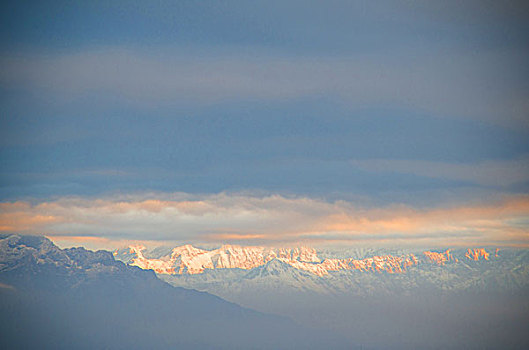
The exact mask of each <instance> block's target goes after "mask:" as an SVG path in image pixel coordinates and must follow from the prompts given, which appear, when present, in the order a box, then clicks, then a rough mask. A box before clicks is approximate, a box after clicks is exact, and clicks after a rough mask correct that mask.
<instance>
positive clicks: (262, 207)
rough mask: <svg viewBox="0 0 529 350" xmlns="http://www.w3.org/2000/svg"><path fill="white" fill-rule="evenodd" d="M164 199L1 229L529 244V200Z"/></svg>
mask: <svg viewBox="0 0 529 350" xmlns="http://www.w3.org/2000/svg"><path fill="white" fill-rule="evenodd" d="M160 197H162V196H159V197H156V196H155V195H152V196H150V198H134V197H128V198H116V199H111V198H101V199H83V198H60V199H58V200H55V201H49V202H41V203H37V204H31V203H29V202H20V201H19V202H5V203H0V231H3V232H19V233H29V234H46V235H49V236H53V237H54V238H55V239H57V240H59V239H60V240H62V241H64V242H66V241H70V242H74V243H75V242H77V243H79V244H82V245H86V244H91V245H99V246H111V245H113V244H114V243H115V242H118V241H123V242H125V241H151V242H161V241H180V242H218V243H221V242H243V243H245V242H246V243H249V244H251V243H257V242H258V243H259V244H262V243H263V242H264V243H270V244H276V243H281V242H296V241H312V242H314V243H329V242H331V243H332V242H354V243H366V244H369V245H377V244H421V245H430V246H440V245H441V246H447V245H448V246H452V245H475V244H477V245H486V244H494V245H519V246H529V196H513V197H509V198H505V199H503V200H501V201H496V202H488V203H484V204H473V205H460V206H453V207H444V208H430V209H419V208H413V207H408V206H403V205H394V206H390V207H384V208H369V209H368V208H361V207H356V206H355V205H353V204H352V203H349V202H344V201H337V202H325V201H321V200H316V199H311V198H287V197H283V196H279V195H272V196H264V197H258V196H251V195H243V194H231V195H228V194H217V195H205V196H195V197H192V196H187V198H186V196H185V195H179V196H174V197H172V198H171V197H170V196H164V197H163V198H160ZM66 244H68V243H66Z"/></svg>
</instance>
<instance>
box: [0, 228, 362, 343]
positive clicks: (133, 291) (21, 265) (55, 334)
mask: <svg viewBox="0 0 529 350" xmlns="http://www.w3.org/2000/svg"><path fill="white" fill-rule="evenodd" d="M0 330H1V337H0V348H2V349H37V348H38V349H175V348H178V349H270V348H273V349H306V348H312V349H315V348H322V347H325V346H328V345H329V344H330V346H331V347H333V348H334V347H336V348H350V347H351V346H352V345H351V342H346V341H345V340H344V339H343V338H341V337H340V336H338V335H336V334H332V333H330V332H325V331H321V330H317V329H310V330H309V329H307V328H304V327H301V326H299V325H297V324H295V323H294V322H292V321H290V320H289V319H286V318H284V317H278V316H273V315H270V314H264V313H260V312H256V311H253V310H249V309H246V308H243V307H240V306H238V305H235V304H233V303H230V302H227V301H225V300H223V299H221V298H219V297H217V296H213V295H211V294H208V293H204V292H198V291H195V290H189V289H184V288H177V287H173V286H170V285H169V284H167V283H165V282H163V281H161V280H160V279H158V278H157V277H156V275H155V274H154V272H152V271H149V270H143V269H140V268H138V267H135V266H128V265H126V264H124V263H123V262H120V261H116V260H115V259H114V257H113V255H112V253H111V252H108V251H97V252H93V251H89V250H86V249H84V248H70V249H60V248H58V247H57V246H55V245H54V244H53V243H52V242H51V241H50V240H49V239H47V238H44V237H41V236H19V235H2V236H0Z"/></svg>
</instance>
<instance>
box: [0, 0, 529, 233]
mask: <svg viewBox="0 0 529 350" xmlns="http://www.w3.org/2000/svg"><path fill="white" fill-rule="evenodd" d="M1 6H2V11H1V13H2V15H1V16H2V20H1V21H0V33H1V34H0V38H1V42H2V46H1V52H0V61H1V67H2V68H1V71H0V72H1V73H0V89H1V90H0V91H1V94H0V98H1V101H2V103H1V104H0V115H1V121H0V122H1V128H0V133H1V134H0V136H1V137H0V162H1V164H2V167H1V171H0V200H1V201H3V202H4V203H5V204H6V205H8V204H13V203H14V202H16V201H24V202H27V203H32V205H39V204H42V203H57V201H59V202H60V203H62V202H61V201H62V200H64V198H72V197H75V198H77V200H79V201H84V200H88V199H89V200H92V201H97V200H98V199H100V200H104V201H120V200H125V199H123V198H129V199H126V200H128V201H130V200H132V199H130V198H135V199H134V200H138V201H144V200H149V199H153V200H162V199H163V200H167V198H168V196H169V197H170V198H171V200H172V201H178V200H181V199H182V198H183V197H185V198H186V200H191V201H193V200H196V201H198V200H199V199H197V198H200V200H205V201H206V202H208V201H213V202H215V201H216V200H217V199H218V197H216V196H218V195H219V194H220V195H221V196H223V194H227V195H228V196H232V197H233V198H238V199H239V200H240V199H241V197H240V196H241V194H243V197H244V198H245V200H247V203H254V202H253V200H254V199H255V198H263V197H267V196H280V197H281V198H284V199H288V200H290V199H292V200H293V201H294V202H292V203H291V205H292V207H296V206H297V205H299V203H298V202H296V201H298V200H300V199H307V200H315V201H317V202H318V203H319V204H318V206H319V205H320V204H321V205H326V204H329V205H331V204H332V205H334V204H336V203H337V202H340V203H341V201H343V202H344V203H347V205H346V206H349V205H353V206H355V207H361V208H371V209H373V210H374V209H376V208H388V207H392V206H407V207H409V208H412V209H413V210H419V209H427V210H430V209H431V210H435V209H436V208H453V207H456V206H480V205H489V204H490V203H506V202H505V201H507V202H509V201H510V200H514V201H518V200H519V198H525V197H526V195H527V191H528V189H529V65H527V62H529V47H528V46H529V45H528V40H527V34H526V33H528V32H529V21H528V16H529V12H528V6H526V5H524V4H523V2H519V1H505V2H501V3H496V2H492V1H468V2H465V3H464V4H461V3H460V2H457V1H443V2H440V1H439V2H437V1H434V2H427V3H426V2H425V3H421V2H414V1H401V2H399V1H397V2H396V1H377V2H372V1H371V2H368V1H366V2H353V1H326V2H317V1H277V2H276V1H263V2H261V1H256V2H244V1H149V2H142V1H127V2H124V1H90V2H71V1H41V2H33V1H16V2H3V3H2V5H1ZM175 194H178V195H175ZM131 196H132V197H131ZM174 196H176V197H177V198H178V199H175V198H176V197H174ZM182 196H183V197H182ZM197 196H198V197H197ZM139 198H140V199H139ZM190 198H191V199H190ZM215 198H217V199H215ZM230 205H231V204H230ZM494 205H496V204H493V206H494ZM497 205H498V208H499V207H501V205H500V204H497ZM140 207H142V208H143V206H140ZM228 207H229V205H228ZM249 207H250V209H248V208H247V207H245V209H244V210H245V211H250V212H251V211H252V209H251V208H255V207H257V208H260V209H263V208H262V207H261V205H260V204H259V205H257V204H255V203H254V204H249ZM338 207H339V209H337V210H339V211H342V212H343V211H344V210H345V211H347V210H349V209H347V210H346V209H344V207H343V206H341V205H339V206H338ZM215 208H217V207H215ZM222 208H224V209H226V208H225V207H222ZM267 208H268V207H267ZM10 210H11V209H6V211H5V213H4V214H5V215H6V216H5V217H6V218H7V219H6V220H10V218H13V212H12V211H10ZM498 210H499V209H498ZM294 211H295V212H296V213H297V212H298V210H297V209H296V210H294ZM303 213H304V215H309V214H308V212H305V211H303ZM25 214H27V215H30V214H29V213H25ZM45 214H46V213H45V212H41V211H36V210H35V208H33V211H32V212H31V215H34V216H35V215H37V216H38V215H40V216H42V215H45ZM48 214H50V213H48ZM56 214H57V213H51V214H50V216H53V215H56ZM72 215H73V214H72ZM350 215H352V216H354V215H353V214H351V213H350ZM527 215H528V213H527V212H523V211H522V212H521V214H520V213H518V214H516V216H515V217H509V218H504V219H505V220H511V221H510V222H512V220H514V221H516V223H517V224H516V225H514V226H516V227H517V228H519V227H518V226H520V222H522V223H523V222H525V223H526V222H527V220H526V218H527ZM63 217H70V216H68V215H66V214H64V215H63ZM256 218H257V219H256V220H258V219H259V218H260V220H266V215H265V217H259V215H257V216H256ZM69 220H70V221H68V220H67V221H68V222H71V221H72V220H73V221H75V220H77V219H75V220H74V219H69ZM79 220H80V219H79ZM295 221H296V220H294V219H292V221H289V222H295ZM180 223H181V221H178V220H177V221H175V222H174V224H175V225H176V226H175V227H176V229H174V230H175V232H171V230H168V231H167V235H165V236H163V237H160V239H169V238H171V237H172V236H174V237H175V239H186V240H192V239H193V237H192V236H189V235H185V237H184V236H182V235H181V234H180V233H179V232H180V231H179V229H178V227H179V226H178V225H179V224H180ZM252 224H253V221H250V222H249V223H248V225H247V226H244V225H243V226H237V225H235V224H233V225H231V224H229V223H223V230H224V231H223V232H234V231H237V232H239V231H240V233H241V234H243V231H245V230H247V231H252ZM72 225H73V224H72ZM108 225H109V226H105V227H100V228H98V230H99V231H98V232H102V233H101V234H100V235H101V236H105V237H111V238H112V237H114V238H115V236H120V235H121V233H119V232H118V233H116V232H115V231H114V229H113V228H111V227H110V225H111V223H109V224H108ZM4 226H5V227H6V229H5V230H7V231H9V230H18V231H20V230H22V228H21V227H19V226H16V225H4ZM213 226H215V221H213V223H212V227H213ZM286 226H288V225H285V227H286ZM470 226H472V225H470ZM511 226H512V225H511ZM511 226H509V227H511ZM182 227H184V226H182ZM185 227H187V226H185ZM236 227H237V229H236ZM274 227H275V226H274ZM472 227H474V226H472ZM521 227H522V228H521V230H522V231H521V233H520V234H519V235H518V236H517V238H516V239H517V242H518V243H519V242H521V241H524V240H526V239H527V226H526V224H521ZM26 229H27V230H28V232H37V231H38V230H44V231H47V232H51V233H53V234H57V235H59V234H60V235H74V236H78V235H80V234H81V233H82V234H83V235H88V234H89V233H88V231H83V230H80V229H79V228H78V226H75V225H74V226H64V227H63V228H61V229H60V230H58V229H56V228H53V227H50V226H38V227H37V226H36V227H27V228H24V230H26ZM186 229H187V228H186ZM304 229H306V228H304ZM204 230H211V227H209V228H205V229H204ZM274 230H275V228H274ZM321 230H324V229H321ZM176 231H178V232H176ZM198 231H200V230H198ZM198 231H197V235H199V234H200V232H202V231H200V232H198ZM264 231H266V230H265V229H263V232H264ZM280 231H281V230H278V231H277V232H280ZM110 232H113V233H112V234H111V233H110ZM208 232H209V233H211V232H210V231H208ZM44 233H45V232H44ZM202 233H204V232H202ZM209 233H208V234H209ZM249 233H251V232H249ZM364 233H365V234H369V232H364ZM390 233H391V232H390ZM397 233H399V234H400V233H401V232H395V234H397ZM422 233H424V232H422ZM144 234H145V235H147V236H148V235H149V234H150V233H147V232H144ZM263 234H264V233H259V235H263ZM319 234H324V233H322V232H320V233H319ZM342 234H344V235H346V234H347V233H346V232H345V233H342ZM436 234H439V232H436ZM92 235H99V234H98V233H96V232H94V233H93V234H92ZM123 235H124V234H123ZM278 235H279V233H278V234H277V235H275V237H276V238H277V237H278ZM140 236H141V235H140V234H138V236H135V237H133V238H134V239H141V238H142V237H140ZM279 236H280V235H279ZM120 237H121V236H120ZM289 239H291V238H289Z"/></svg>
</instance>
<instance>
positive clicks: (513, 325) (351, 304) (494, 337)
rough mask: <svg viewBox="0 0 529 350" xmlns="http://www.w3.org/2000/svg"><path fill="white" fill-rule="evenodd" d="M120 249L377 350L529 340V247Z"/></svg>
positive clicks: (178, 281) (160, 270)
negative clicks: (528, 325) (334, 331)
mask: <svg viewBox="0 0 529 350" xmlns="http://www.w3.org/2000/svg"><path fill="white" fill-rule="evenodd" d="M113 254H114V256H115V257H116V258H117V259H119V260H122V261H124V262H126V263H127V264H129V265H133V266H138V267H141V268H143V269H152V270H153V271H155V272H156V274H157V276H158V277H159V278H160V279H162V280H164V281H167V282H168V283H170V284H171V285H173V286H180V287H185V288H192V289H195V290H200V291H206V292H208V293H211V294H214V295H217V296H220V297H222V298H224V299H226V300H228V301H231V302H234V303H237V304H239V305H242V306H244V307H249V308H252V309H255V310H259V311H266V312H273V313H275V314H279V315H283V316H287V317H290V318H293V319H294V320H296V321H297V322H299V323H301V324H303V325H305V326H307V327H313V328H320V329H322V328H328V329H333V330H336V331H338V332H339V333H340V334H341V335H343V336H345V337H347V338H348V339H349V340H350V341H351V342H354V343H355V344H360V345H362V346H364V347H366V348H377V349H409V348H425V349H428V348H430V349H459V348H466V349H495V348H512V349H523V348H526V346H529V336H528V335H527V334H528V332H527V324H529V251H528V250H526V249H515V248H500V249H498V248H497V247H479V248H475V247H470V248H452V249H446V248H445V249H433V250H432V249H422V250H413V249H412V250H409V249H408V250H396V249H383V248H377V249H366V248H357V249H355V248H341V249H340V248H338V249H329V248H327V249H320V250H315V249H313V248H308V247H296V248H270V247H243V246H234V245H223V246H221V247H219V248H216V249H201V248H197V247H193V246H191V245H184V246H178V247H175V248H172V247H158V248H155V249H152V250H149V249H147V248H145V247H142V246H131V247H127V248H123V249H119V250H117V251H115V252H114V253H113Z"/></svg>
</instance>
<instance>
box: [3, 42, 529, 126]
mask: <svg viewBox="0 0 529 350" xmlns="http://www.w3.org/2000/svg"><path fill="white" fill-rule="evenodd" d="M187 51H189V50H183V49H181V50H179V51H178V50H176V51H175V50H173V51H171V50H169V49H166V50H165V51H164V50H157V52H158V53H157V54H148V53H145V52H141V51H139V50H132V49H125V48H106V49H101V50H91V51H79V52H77V53H62V54H48V55H43V54H29V53H18V54H9V55H3V56H2V57H1V58H0V63H1V66H2V69H1V71H0V85H1V86H2V87H3V88H5V89H14V90H17V91H20V89H22V90H24V89H26V90H28V91H31V92H32V94H38V95H41V96H47V99H46V100H47V102H48V103H59V104H60V103H67V102H69V101H72V100H73V101H75V100H76V99H77V98H79V97H82V96H84V95H87V94H96V95H98V96H99V98H101V99H108V98H113V99H116V98H117V99H118V100H120V101H122V102H123V103H125V104H132V105H137V106H142V107H159V106H160V105H174V104H189V103H191V104H193V103H195V104H197V103H198V104H202V105H203V104H205V103H206V104H207V103H218V102H222V101H234V100H236V101H241V100H252V101H253V100H256V99H257V100H266V101H270V100H272V101H285V100H292V99H298V98H315V97H316V98H317V97H325V98H332V99H336V100H337V101H341V103H343V104H344V105H347V106H349V107H351V108H364V107H370V106H392V107H395V108H403V109H409V108H411V109H414V110H417V111H419V112H426V113H430V114H433V115H435V116H452V117H463V118H470V119H474V120H481V121H487V122H492V123H496V124H501V125H509V126H524V127H527V126H528V125H527V118H526V115H527V93H528V87H527V84H526V83H525V81H524V80H523V79H521V78H520V77H521V76H523V72H522V73H520V72H519V69H518V67H522V66H523V62H525V59H526V56H527V53H525V52H522V51H520V52H517V51H512V52H487V53H481V54H480V55H479V56H478V55H475V54H474V53H472V52H465V51H462V50H459V51H458V52H451V53H450V54H448V53H445V52H414V54H413V55H412V56H410V55H409V54H408V55H407V54H405V53H401V54H394V55H392V57H391V59H389V58H388V57H386V56H383V55H376V54H370V55H369V54H356V55H342V56H314V55H313V56H289V55H278V54H277V53H272V52H264V51H261V52H256V53H254V54H253V55H252V54H248V53H247V51H246V53H244V51H243V50H239V51H240V52H237V49H236V48H235V49H233V50H231V52H229V53H226V52H215V51H214V50H211V52H208V54H207V55H205V54H203V53H202V54H199V53H187ZM497 82H501V84H498V83H497ZM61 101H62V102H61Z"/></svg>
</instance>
